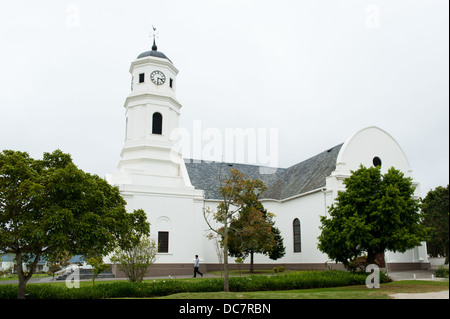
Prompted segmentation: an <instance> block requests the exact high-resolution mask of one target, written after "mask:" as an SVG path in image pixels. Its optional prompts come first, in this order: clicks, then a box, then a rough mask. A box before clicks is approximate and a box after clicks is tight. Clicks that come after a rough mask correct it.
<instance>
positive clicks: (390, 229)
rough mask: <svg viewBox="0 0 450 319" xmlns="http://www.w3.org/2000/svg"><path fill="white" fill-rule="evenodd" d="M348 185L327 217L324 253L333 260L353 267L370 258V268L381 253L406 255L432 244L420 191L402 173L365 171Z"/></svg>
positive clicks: (322, 243)
mask: <svg viewBox="0 0 450 319" xmlns="http://www.w3.org/2000/svg"><path fill="white" fill-rule="evenodd" d="M344 185H345V187H346V191H341V192H339V193H338V196H337V198H336V202H335V204H333V205H331V207H330V209H329V215H330V216H329V217H326V216H322V217H321V223H322V225H321V227H320V228H321V230H322V233H321V235H320V236H319V238H318V239H319V244H318V248H319V249H320V250H321V251H322V252H324V253H326V254H328V256H329V257H330V259H333V260H336V261H337V262H342V263H343V264H344V265H347V264H348V262H349V261H350V260H351V259H353V258H356V257H358V256H360V255H361V254H362V253H366V254H367V262H368V263H375V255H376V254H378V253H383V252H384V251H385V250H390V251H394V252H405V251H406V250H408V249H411V248H413V247H415V246H417V245H420V243H421V241H424V240H425V239H426V235H427V228H426V227H424V226H423V225H421V223H420V222H421V220H422V214H420V211H419V209H420V205H419V200H418V199H417V198H415V197H414V190H415V187H414V186H413V185H412V182H411V178H406V177H404V174H403V173H402V172H400V171H399V170H396V169H395V168H393V167H392V168H390V169H389V170H388V172H387V173H386V174H384V175H382V174H381V171H380V168H379V167H371V168H366V167H364V166H362V165H361V167H360V168H359V169H358V170H357V171H354V172H353V171H352V175H351V176H350V177H348V178H346V179H345V180H344Z"/></svg>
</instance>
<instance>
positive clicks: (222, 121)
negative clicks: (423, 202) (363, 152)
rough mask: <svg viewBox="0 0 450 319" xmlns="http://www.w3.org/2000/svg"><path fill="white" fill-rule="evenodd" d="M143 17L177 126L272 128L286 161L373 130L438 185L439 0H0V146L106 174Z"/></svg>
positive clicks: (121, 128)
mask: <svg viewBox="0 0 450 319" xmlns="http://www.w3.org/2000/svg"><path fill="white" fill-rule="evenodd" d="M152 25H155V26H156V27H157V28H158V30H159V38H158V39H157V45H158V50H159V51H162V52H164V53H165V54H166V55H167V56H168V57H169V58H170V59H171V60H172V61H173V63H174V64H175V66H176V67H177V68H178V69H179V70H180V73H179V75H178V79H177V99H178V100H179V101H180V103H181V104H182V105H183V108H182V117H181V126H183V127H185V128H187V129H188V130H192V128H193V121H197V120H200V121H201V126H202V129H206V128H208V127H214V128H218V129H219V130H221V131H223V130H224V129H225V128H237V127H240V128H255V129H257V128H265V129H267V130H268V129H269V128H277V129H278V138H279V145H278V151H279V153H278V162H279V166H280V167H288V166H290V165H293V164H296V163H298V162H301V161H303V160H305V159H307V158H309V157H311V156H314V155H316V154H318V153H320V152H322V151H324V150H326V149H328V148H330V147H333V146H335V145H337V144H340V143H342V142H344V141H345V140H346V139H347V138H348V137H349V136H350V135H352V134H353V133H355V132H356V131H358V130H360V129H362V128H364V127H367V126H372V125H375V126H378V127H380V128H382V129H383V130H386V131H387V132H389V133H390V134H391V135H392V136H393V137H394V138H395V139H396V140H397V141H398V142H399V144H400V145H401V147H402V148H403V150H404V152H405V153H406V156H407V157H408V160H409V162H410V164H411V167H412V169H413V175H414V177H415V178H416V179H417V180H418V181H419V182H420V183H421V191H422V196H425V195H426V193H427V192H428V190H430V189H434V188H435V187H437V186H439V185H443V186H445V185H447V184H448V182H449V168H448V166H449V88H448V87H449V1H448V0H420V1H419V0H384V1H382V0H370V1H365V0H320V1H319V0H295V1H294V0H278V1H264V0H255V1H250V0H226V1H225V0H203V1H200V0H189V1H186V0H168V1H166V0H164V1H163V0H158V1H153V0H146V1H138V0H127V1H111V0H109V1H106V0H103V1H100V0H96V1H92V0H91V1H84V0H79V1H77V0H73V1H64V0H57V1H56V0H55V1H50V0H42V1H31V0H29V1H26V0H21V1H18V0H0V41H1V42H0V45H1V49H0V149H15V150H21V151H27V152H28V153H29V154H30V155H31V156H33V157H35V158H41V157H42V153H43V152H50V151H53V150H55V149H57V148H60V149H61V150H63V151H64V152H67V153H70V154H72V156H73V159H74V161H75V163H76V164H77V165H78V166H79V167H80V168H81V169H83V170H85V171H86V172H90V173H94V174H98V175H100V176H104V175H105V174H107V173H113V172H115V171H116V170H117V164H118V162H119V160H120V151H121V149H122V146H123V142H124V134H125V109H124V107H123V105H124V101H125V98H126V97H127V95H128V94H129V92H130V80H131V78H130V74H129V73H128V71H129V66H130V63H131V62H132V61H133V60H134V59H135V58H136V57H137V56H138V55H139V54H140V53H142V52H144V51H147V50H149V49H150V47H151V39H150V38H149V35H150V34H151V30H152Z"/></svg>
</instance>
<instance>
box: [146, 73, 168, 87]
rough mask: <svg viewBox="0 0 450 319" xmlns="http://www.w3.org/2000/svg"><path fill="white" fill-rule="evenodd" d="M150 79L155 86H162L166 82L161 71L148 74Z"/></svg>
mask: <svg viewBox="0 0 450 319" xmlns="http://www.w3.org/2000/svg"><path fill="white" fill-rule="evenodd" d="M150 79H151V80H152V82H153V83H155V84H156V85H161V84H164V82H166V76H165V75H164V73H162V72H161V71H153V72H152V73H151V74H150Z"/></svg>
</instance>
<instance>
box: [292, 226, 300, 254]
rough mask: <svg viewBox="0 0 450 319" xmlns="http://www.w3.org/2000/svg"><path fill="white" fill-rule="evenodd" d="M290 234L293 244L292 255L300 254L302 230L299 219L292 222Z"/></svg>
mask: <svg viewBox="0 0 450 319" xmlns="http://www.w3.org/2000/svg"><path fill="white" fill-rule="evenodd" d="M292 234H293V239H294V240H293V243H294V247H293V248H294V249H293V250H294V253H301V252H302V230H301V223H300V219H298V218H295V219H294V221H293V222H292Z"/></svg>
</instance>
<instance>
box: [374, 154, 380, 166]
mask: <svg viewBox="0 0 450 319" xmlns="http://www.w3.org/2000/svg"><path fill="white" fill-rule="evenodd" d="M372 163H373V166H375V167H377V166H379V167H381V159H380V158H379V157H378V156H375V157H374V158H373V160H372Z"/></svg>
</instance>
